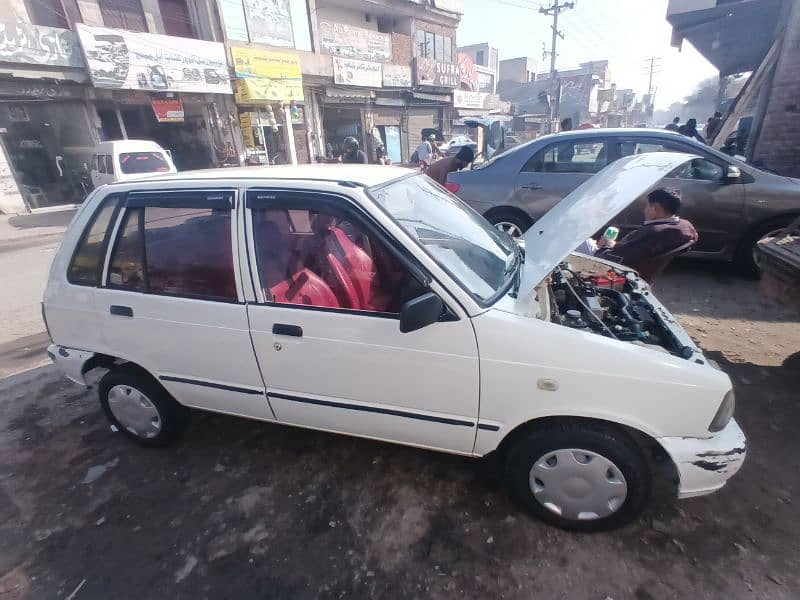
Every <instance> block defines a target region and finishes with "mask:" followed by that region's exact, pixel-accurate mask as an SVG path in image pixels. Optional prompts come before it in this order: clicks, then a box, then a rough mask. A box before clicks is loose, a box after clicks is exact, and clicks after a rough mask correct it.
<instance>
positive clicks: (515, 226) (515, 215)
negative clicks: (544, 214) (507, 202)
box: [487, 210, 533, 238]
mask: <svg viewBox="0 0 800 600" xmlns="http://www.w3.org/2000/svg"><path fill="white" fill-rule="evenodd" d="M487 218H488V220H489V222H490V223H491V224H492V225H494V226H495V227H496V228H497V229H499V230H500V231H503V232H505V233H507V234H508V235H510V236H511V237H513V238H519V237H522V234H523V233H525V232H526V231H528V228H530V226H531V225H533V220H532V219H531V218H530V217H528V216H527V215H525V214H523V213H522V212H517V211H515V210H498V211H495V212H493V213H490V214H489V216H488V217H487Z"/></svg>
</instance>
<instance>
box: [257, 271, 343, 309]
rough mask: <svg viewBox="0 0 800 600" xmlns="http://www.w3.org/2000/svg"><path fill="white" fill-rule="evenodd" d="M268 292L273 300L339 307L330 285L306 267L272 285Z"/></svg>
mask: <svg viewBox="0 0 800 600" xmlns="http://www.w3.org/2000/svg"><path fill="white" fill-rule="evenodd" d="M269 293H270V294H271V295H272V298H273V299H274V301H275V302H286V303H289V304H308V305H310V306H330V307H333V308H339V307H341V304H340V303H339V301H338V300H337V299H336V295H335V294H334V293H333V291H332V290H331V288H330V286H328V284H327V283H325V282H324V281H323V280H322V279H321V278H320V277H318V276H317V275H315V274H314V272H313V271H309V270H308V269H302V270H300V271H298V272H297V273H295V274H294V275H292V276H291V277H290V278H289V279H286V280H284V281H281V282H280V283H278V284H276V285H274V286H272V287H271V288H270V289H269Z"/></svg>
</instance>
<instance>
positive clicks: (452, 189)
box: [444, 181, 461, 194]
mask: <svg viewBox="0 0 800 600" xmlns="http://www.w3.org/2000/svg"><path fill="white" fill-rule="evenodd" d="M444 187H446V188H447V191H449V192H453V193H454V194H456V193H458V190H460V189H461V186H460V185H459V184H457V183H453V182H452V181H448V182H447V183H445V184H444Z"/></svg>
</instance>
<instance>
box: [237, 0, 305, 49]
mask: <svg viewBox="0 0 800 600" xmlns="http://www.w3.org/2000/svg"><path fill="white" fill-rule="evenodd" d="M244 12H245V15H246V18H247V30H248V31H249V32H250V41H251V42H255V43H258V44H269V45H270V46H287V47H289V48H292V47H294V36H293V34H292V13H291V11H290V9H289V0H244Z"/></svg>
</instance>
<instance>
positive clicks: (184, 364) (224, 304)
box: [96, 189, 273, 419]
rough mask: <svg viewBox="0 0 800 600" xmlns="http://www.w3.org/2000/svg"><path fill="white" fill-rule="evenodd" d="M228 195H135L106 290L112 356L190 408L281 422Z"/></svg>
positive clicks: (123, 216) (104, 313)
mask: <svg viewBox="0 0 800 600" xmlns="http://www.w3.org/2000/svg"><path fill="white" fill-rule="evenodd" d="M236 198H237V194H236V192H235V191H234V190H231V189H222V190H203V189H195V190H177V191H176V190H169V191H167V190H164V191H150V192H141V193H129V194H127V195H126V196H125V198H124V201H123V204H122V210H121V211H120V214H119V217H118V219H117V221H116V226H115V230H114V241H113V243H112V244H111V249H110V251H109V254H108V257H107V258H106V261H105V267H104V276H103V278H102V281H103V285H102V287H101V288H99V289H98V291H97V297H96V298H97V299H96V311H97V312H98V313H99V314H100V315H101V321H100V323H99V324H98V326H99V327H100V328H101V334H102V339H103V345H104V349H103V350H102V352H104V353H107V354H109V355H111V356H117V357H121V358H124V359H127V360H130V361H133V362H134V363H136V364H138V365H140V366H142V367H143V368H145V369H146V370H147V371H148V372H149V373H151V374H152V375H153V376H155V377H156V378H158V379H159V381H160V382H161V384H162V385H163V386H164V387H165V388H166V389H167V390H168V391H169V392H170V393H171V394H172V395H173V396H174V397H175V398H176V399H177V400H178V401H179V402H181V403H182V404H185V405H187V406H193V407H197V408H204V409H208V410H214V411H219V412H225V413H230V414H236V415H242V416H248V417H254V418H259V419H273V413H272V412H271V410H270V409H269V405H268V403H267V399H266V396H265V394H264V384H263V380H262V379H261V374H260V372H259V369H258V365H257V364H256V360H255V356H254V354H253V347H252V343H251V341H250V332H249V326H248V322H247V309H246V306H245V302H244V300H243V295H242V286H241V283H240V277H239V269H238V262H237V261H235V260H234V257H237V256H238V248H237V242H236V236H235V235H232V231H233V230H232V221H233V222H235V220H234V219H232V212H233V210H234V208H233V207H234V204H235V202H236Z"/></svg>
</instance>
